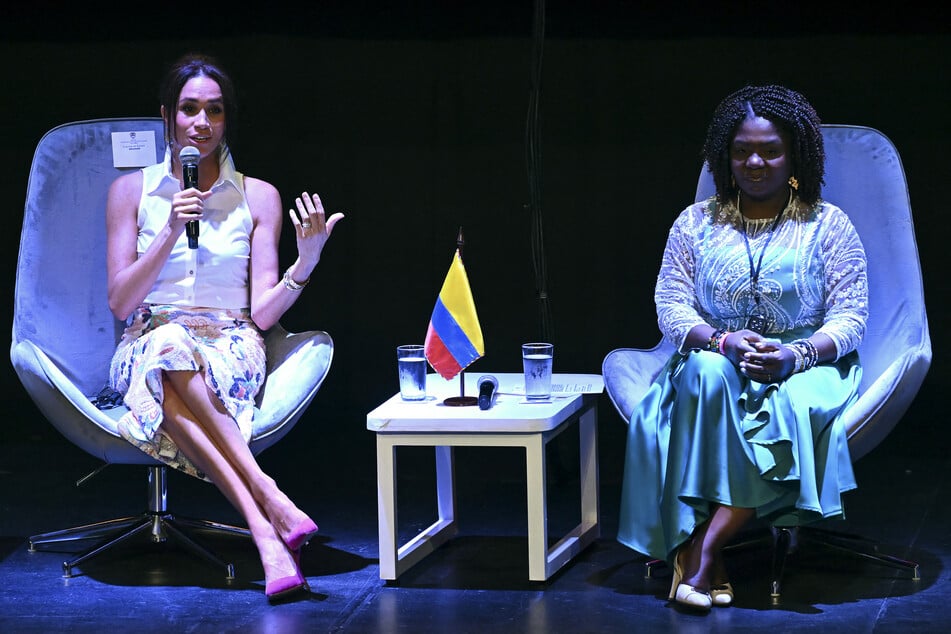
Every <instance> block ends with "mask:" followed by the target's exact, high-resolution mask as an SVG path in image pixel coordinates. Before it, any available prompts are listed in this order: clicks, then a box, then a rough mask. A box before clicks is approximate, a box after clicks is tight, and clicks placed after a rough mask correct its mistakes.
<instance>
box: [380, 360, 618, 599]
mask: <svg viewBox="0 0 951 634" xmlns="http://www.w3.org/2000/svg"><path fill="white" fill-rule="evenodd" d="M482 374H484V373H478V374H475V375H472V374H469V373H466V374H465V379H466V392H465V393H466V395H467V396H477V395H478V389H477V386H476V381H477V380H478V378H479V377H480V376H482ZM494 376H495V377H496V378H497V379H498V380H499V396H498V398H497V400H496V401H495V404H494V406H493V407H492V408H491V409H488V410H480V409H479V408H478V406H475V405H473V406H465V407H452V406H448V405H445V404H444V403H443V400H444V399H445V398H447V397H450V396H458V395H459V393H460V388H459V378H458V377H456V378H455V379H453V380H450V381H445V380H443V379H442V378H441V377H440V376H439V375H436V374H430V375H428V376H427V386H426V389H427V394H428V395H429V397H430V398H429V399H428V400H426V401H420V402H405V401H403V400H402V399H401V398H400V395H399V393H397V394H395V395H394V396H393V397H391V398H390V399H389V400H387V401H386V402H384V403H383V404H382V405H380V406H379V407H377V408H376V409H374V410H373V411H372V412H370V413H369V414H367V429H369V430H370V431H373V432H375V433H376V448H377V449H376V456H377V498H378V505H379V508H378V511H379V534H380V578H381V579H386V580H394V579H396V578H397V577H398V576H399V575H400V574H402V573H403V572H405V571H406V570H407V569H409V568H410V567H412V566H414V565H415V564H417V563H419V561H420V560H422V559H423V558H424V557H426V555H428V554H430V553H431V552H433V551H434V550H436V548H438V547H439V546H440V545H442V544H443V543H445V542H446V541H447V540H448V539H450V538H451V537H453V536H454V535H456V534H457V532H458V526H457V524H456V515H455V506H456V497H455V465H454V456H453V448H454V447H458V446H471V447H522V448H524V449H525V463H526V464H525V469H526V479H527V498H528V576H529V579H530V580H532V581H545V580H547V579H548V578H549V577H551V576H552V575H553V574H554V573H555V572H557V571H558V570H559V569H560V568H561V567H562V566H564V565H565V564H566V563H568V562H569V561H570V560H571V559H572V558H573V557H574V556H575V555H577V554H578V553H580V552H581V551H582V550H583V549H584V548H586V547H587V546H588V545H590V544H591V543H592V542H594V541H595V540H596V539H597V538H598V537H599V536H600V525H599V503H598V447H597V444H598V443H597V440H598V439H597V426H598V425H597V422H598V417H597V401H598V394H600V393H601V391H602V390H603V385H604V384H603V381H602V378H601V376H600V375H597V374H555V375H554V377H553V380H552V384H553V391H552V399H551V400H550V401H547V402H543V403H528V402H526V400H525V398H524V378H523V375H522V374H521V373H508V374H495V375H494ZM433 397H435V398H433ZM575 423H577V424H578V427H579V439H580V442H579V444H580V483H581V491H580V493H581V495H580V497H581V522H580V523H579V524H578V525H577V526H576V527H575V528H574V529H572V530H571V531H569V532H568V534H567V535H564V536H563V537H562V538H561V539H560V540H559V541H558V542H557V543H556V544H554V545H553V546H552V547H551V548H548V498H547V492H546V479H545V474H546V471H545V448H546V445H547V444H548V442H549V441H550V440H552V439H553V438H555V437H556V436H557V435H558V434H560V433H561V432H563V431H565V430H566V429H568V428H569V427H571V426H572V425H573V424H575ZM400 446H424V447H433V448H434V449H435V454H436V455H435V459H436V497H437V509H438V515H439V519H438V520H437V521H435V522H434V523H433V524H431V525H430V526H429V527H428V528H426V529H424V530H423V531H421V532H420V533H419V534H418V535H417V536H416V537H414V538H413V539H411V540H410V541H408V542H407V543H406V544H403V545H398V544H397V528H398V525H397V512H396V508H397V506H396V495H397V491H396V468H397V464H396V448H397V447H400Z"/></svg>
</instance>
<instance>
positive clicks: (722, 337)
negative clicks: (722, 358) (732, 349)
mask: <svg viewBox="0 0 951 634" xmlns="http://www.w3.org/2000/svg"><path fill="white" fill-rule="evenodd" d="M732 334H733V333H732V332H730V331H726V332H724V333H723V334H722V335H720V341H719V343H718V344H717V351H718V352H719V353H720V354H726V338H727V337H729V336H730V335H732Z"/></svg>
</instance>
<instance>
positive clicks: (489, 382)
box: [478, 374, 499, 409]
mask: <svg viewBox="0 0 951 634" xmlns="http://www.w3.org/2000/svg"><path fill="white" fill-rule="evenodd" d="M478 385H479V409H489V408H490V407H492V406H493V405H494V404H495V397H496V396H498V392H499V380H498V379H497V378H495V377H494V376H492V375H491V374H486V375H484V376H482V377H479V383H478Z"/></svg>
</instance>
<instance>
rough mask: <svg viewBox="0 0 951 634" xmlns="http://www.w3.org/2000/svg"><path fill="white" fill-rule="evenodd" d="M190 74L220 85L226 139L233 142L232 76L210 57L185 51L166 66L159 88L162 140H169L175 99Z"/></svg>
mask: <svg viewBox="0 0 951 634" xmlns="http://www.w3.org/2000/svg"><path fill="white" fill-rule="evenodd" d="M193 77H208V78H209V79H213V80H214V81H215V82H216V83H217V84H218V87H219V88H221V98H222V100H223V101H224V108H225V121H226V128H225V134H226V137H227V138H228V139H229V141H234V133H235V129H236V123H237V119H238V104H237V102H236V100H235V93H234V84H233V83H232V82H231V77H229V76H228V73H226V72H225V71H224V69H223V68H222V67H221V65H220V64H219V63H218V62H217V60H215V59H214V58H213V57H209V56H207V55H202V54H200V53H188V54H186V55H184V56H182V57H180V58H179V59H178V61H176V62H175V63H174V64H172V66H171V67H170V68H169V69H168V72H167V73H166V74H165V79H163V80H162V84H161V86H160V88H159V103H160V104H161V105H162V106H164V107H165V142H166V143H171V141H172V135H173V131H174V130H175V113H176V112H177V111H178V98H179V96H180V95H181V94H182V88H183V87H184V86H185V84H186V83H187V82H188V80H189V79H192V78H193Z"/></svg>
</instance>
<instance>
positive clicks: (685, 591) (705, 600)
mask: <svg viewBox="0 0 951 634" xmlns="http://www.w3.org/2000/svg"><path fill="white" fill-rule="evenodd" d="M683 578H684V571H683V568H682V567H681V565H680V552H679V551H678V552H677V554H676V555H674V574H673V578H672V580H671V584H670V595H669V596H668V597H667V598H668V599H669V600H671V601H674V602H675V603H679V604H680V605H682V606H685V607H688V608H692V609H694V610H703V611H706V610H709V609H710V607H711V606H712V605H713V599H712V598H711V596H710V593H709V592H704V591H703V590H697V589H696V588H694V587H693V586H688V585H687V584H686V583H681V581H680V580H681V579H683Z"/></svg>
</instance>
